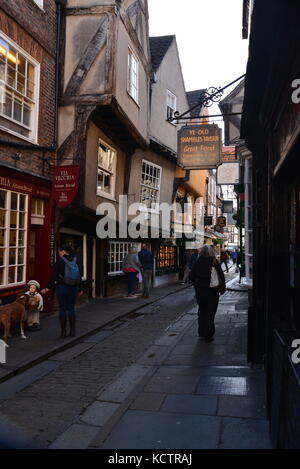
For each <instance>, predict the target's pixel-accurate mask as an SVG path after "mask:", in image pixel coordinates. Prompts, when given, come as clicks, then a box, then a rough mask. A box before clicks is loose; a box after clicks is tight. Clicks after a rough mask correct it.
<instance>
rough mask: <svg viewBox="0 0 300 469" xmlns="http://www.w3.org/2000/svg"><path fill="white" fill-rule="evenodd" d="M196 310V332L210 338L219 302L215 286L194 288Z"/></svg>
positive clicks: (213, 331) (213, 329) (213, 330)
mask: <svg viewBox="0 0 300 469" xmlns="http://www.w3.org/2000/svg"><path fill="white" fill-rule="evenodd" d="M196 298H197V303H198V305H199V310H198V334H199V336H201V337H205V338H206V339H210V338H211V337H213V336H214V334H215V323H214V321H215V315H216V312H217V309H218V304H219V291H218V289H217V288H205V289H201V290H198V289H196Z"/></svg>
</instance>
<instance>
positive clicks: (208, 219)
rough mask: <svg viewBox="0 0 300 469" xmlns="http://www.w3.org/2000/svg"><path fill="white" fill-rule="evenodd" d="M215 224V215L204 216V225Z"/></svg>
mask: <svg viewBox="0 0 300 469" xmlns="http://www.w3.org/2000/svg"><path fill="white" fill-rule="evenodd" d="M212 224H213V217H212V216H205V217H204V226H211V225H212Z"/></svg>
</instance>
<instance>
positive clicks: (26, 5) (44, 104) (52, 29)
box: [0, 0, 56, 176]
mask: <svg viewBox="0 0 300 469" xmlns="http://www.w3.org/2000/svg"><path fill="white" fill-rule="evenodd" d="M44 8H45V10H44V11H43V10H41V9H40V8H39V7H38V6H37V5H36V3H35V2H34V1H33V0H22V1H20V0H1V8H0V30H1V31H2V32H3V33H5V34H6V35H7V36H8V37H9V38H10V39H11V40H12V41H14V42H15V43H16V44H17V45H18V46H19V47H21V48H23V49H24V50H25V51H26V52H27V53H28V54H29V55H31V56H32V57H33V58H34V59H35V60H37V61H38V62H39V63H40V71H41V73H40V93H39V121H38V142H37V143H38V145H41V146H47V147H48V146H52V144H53V143H54V129H55V64H56V59H55V50H56V4H55V0H46V1H45V2H44ZM0 139H4V140H8V141H17V142H19V143H25V144H27V143H28V142H27V141H25V140H22V139H20V138H18V137H15V136H13V135H12V134H10V133H8V132H5V131H0ZM17 153H21V154H22V156H21V159H20V160H18V161H16V160H14V159H12V158H11V155H14V154H17ZM0 156H1V163H2V164H4V165H6V164H7V165H8V166H12V167H14V166H16V167H17V168H19V169H21V170H25V171H26V170H28V171H29V172H30V173H31V174H33V173H35V174H37V175H39V174H41V175H44V176H49V175H50V171H49V168H50V167H49V165H48V164H43V161H42V159H41V156H43V155H42V154H41V152H40V151H36V150H33V151H27V150H22V149H20V150H19V149H18V148H13V147H11V148H10V147H9V146H7V145H5V146H0ZM46 156H51V155H46ZM52 156H53V154H52Z"/></svg>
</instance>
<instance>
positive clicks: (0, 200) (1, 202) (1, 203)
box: [0, 191, 6, 208]
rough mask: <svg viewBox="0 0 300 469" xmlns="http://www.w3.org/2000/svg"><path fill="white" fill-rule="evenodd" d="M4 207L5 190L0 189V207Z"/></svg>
mask: <svg viewBox="0 0 300 469" xmlns="http://www.w3.org/2000/svg"><path fill="white" fill-rule="evenodd" d="M5 207H6V192H4V191H0V208H5Z"/></svg>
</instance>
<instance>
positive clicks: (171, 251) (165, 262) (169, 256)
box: [156, 246, 176, 270]
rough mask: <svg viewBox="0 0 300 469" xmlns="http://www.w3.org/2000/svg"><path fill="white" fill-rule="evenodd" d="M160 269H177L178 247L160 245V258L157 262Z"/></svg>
mask: <svg viewBox="0 0 300 469" xmlns="http://www.w3.org/2000/svg"><path fill="white" fill-rule="evenodd" d="M156 266H157V268H158V269H168V270H169V269H175V268H176V247H175V246H160V248H159V251H158V258H157V262H156Z"/></svg>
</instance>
